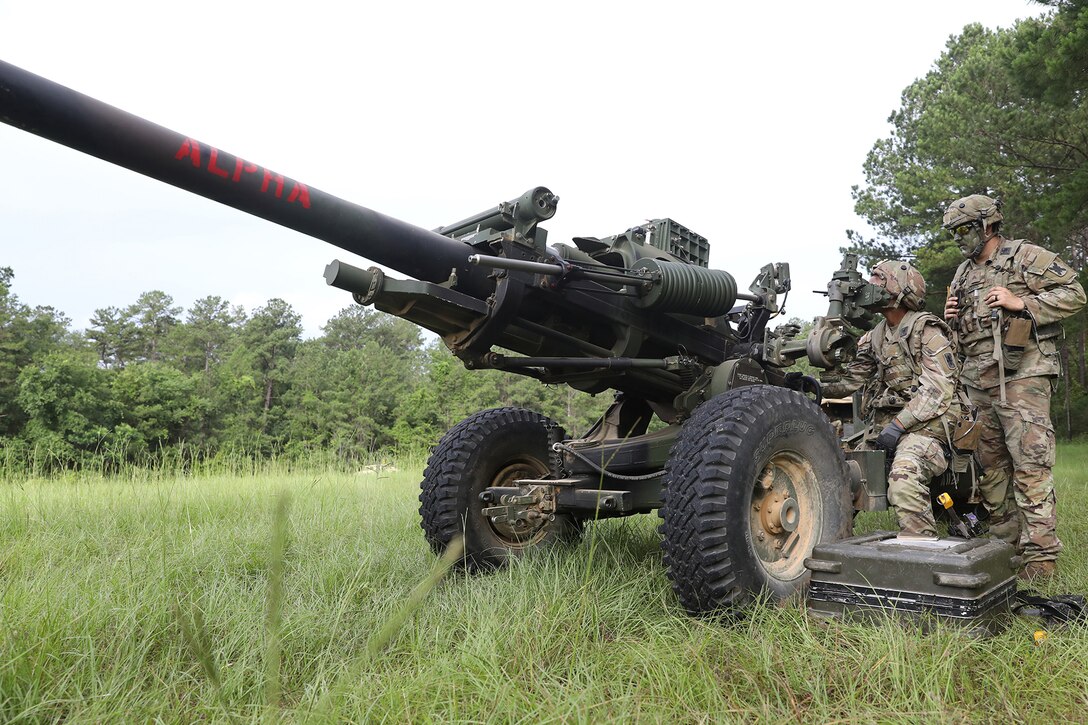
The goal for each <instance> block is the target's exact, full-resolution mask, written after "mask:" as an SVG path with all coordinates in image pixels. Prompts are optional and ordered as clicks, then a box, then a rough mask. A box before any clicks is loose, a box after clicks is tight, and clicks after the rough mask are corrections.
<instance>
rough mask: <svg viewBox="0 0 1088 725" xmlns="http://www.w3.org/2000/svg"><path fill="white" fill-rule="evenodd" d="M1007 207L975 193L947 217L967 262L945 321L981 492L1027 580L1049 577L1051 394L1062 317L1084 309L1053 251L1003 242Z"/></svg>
mask: <svg viewBox="0 0 1088 725" xmlns="http://www.w3.org/2000/svg"><path fill="white" fill-rule="evenodd" d="M1001 220H1002V215H1001V206H1000V203H999V202H995V201H994V200H993V199H991V198H989V197H987V196H982V195H979V194H975V195H972V196H968V197H964V198H963V199H960V200H958V201H956V202H954V203H953V204H952V205H951V206H950V207H948V211H947V212H946V213H945V215H944V228H945V229H947V230H949V231H950V232H951V233H952V235H953V237H954V238H955V240H956V243H957V245H958V246H959V248H960V250H961V251H962V252H963V256H964V257H966V258H967V260H966V261H965V262H963V264H961V265H960V267H959V269H957V270H956V274H955V276H954V277H953V280H952V286H951V287H950V288H949V297H948V302H947V304H946V306H945V319H947V320H948V321H949V324H950V325H951V326H952V328H953V330H954V331H955V336H956V341H957V346H958V348H959V353H960V356H961V357H962V359H963V383H964V384H965V386H966V388H967V392H968V395H969V396H970V398H971V401H972V402H973V403H974V404H975V405H977V406H978V407H979V411H980V415H979V419H980V421H981V422H982V424H983V427H982V434H981V437H980V439H979V443H978V451H977V452H978V457H979V460H980V462H981V463H982V467H983V470H984V471H986V475H985V476H984V477H983V479H982V481H981V482H980V490H981V493H982V496H983V499H984V500H985V504H986V508H987V509H988V510H989V511H990V532H991V533H992V534H993V535H994V536H996V537H998V538H1001V539H1004V540H1005V541H1007V542H1009V543H1010V544H1013V545H1014V546H1016V547H1017V548H1018V550H1019V551H1020V552H1021V553H1022V555H1023V558H1024V569H1023V570H1022V571H1021V573H1020V575H1021V577H1023V578H1025V579H1034V578H1036V577H1038V576H1050V575H1051V574H1053V573H1054V571H1055V562H1056V560H1057V556H1058V552H1059V551H1061V549H1062V543H1061V541H1060V540H1059V539H1058V534H1057V514H1056V511H1055V497H1054V477H1053V475H1052V474H1051V467H1052V466H1053V465H1054V426H1053V425H1052V424H1051V421H1050V394H1051V389H1052V388H1051V386H1052V383H1054V382H1055V381H1056V378H1057V376H1058V373H1059V369H1060V363H1059V359H1058V351H1057V339H1058V337H1059V336H1060V335H1061V333H1062V329H1061V325H1060V322H1059V321H1060V320H1062V319H1064V318H1066V317H1068V316H1069V315H1072V314H1073V313H1075V312H1077V311H1078V310H1079V309H1080V308H1081V307H1083V306H1084V302H1085V296H1084V290H1083V289H1082V288H1081V285H1080V283H1079V282H1078V281H1077V273H1076V272H1075V271H1074V270H1073V269H1072V268H1071V267H1069V265H1067V264H1065V263H1064V262H1062V260H1060V259H1058V256H1057V255H1056V254H1055V253H1054V252H1051V251H1048V250H1046V249H1043V248H1042V247H1038V246H1036V245H1034V244H1029V243H1028V242H1025V241H1023V240H1021V239H1017V240H1010V239H1005V238H1004V237H1003V236H1001V233H1000V229H1001Z"/></svg>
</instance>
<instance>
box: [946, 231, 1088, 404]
mask: <svg viewBox="0 0 1088 725" xmlns="http://www.w3.org/2000/svg"><path fill="white" fill-rule="evenodd" d="M997 286H1001V287H1006V288H1007V289H1008V290H1009V291H1010V292H1012V293H1013V294H1014V295H1016V296H1017V297H1019V298H1020V299H1022V300H1024V310H1023V311H1022V312H1009V311H1008V310H1002V311H1001V312H1000V313H998V312H997V311H995V310H991V309H990V308H989V306H988V305H987V304H986V292H987V291H989V289H990V288H991V287H997ZM951 294H952V295H954V296H955V297H957V298H958V299H959V311H958V314H957V317H956V320H955V322H954V323H953V325H952V326H953V329H954V330H955V332H956V343H957V347H958V348H959V353H960V357H961V359H962V360H963V380H964V382H965V383H967V384H968V385H970V386H971V387H973V388H977V389H980V390H989V389H991V388H994V387H996V386H997V385H998V384H999V382H1000V379H999V374H998V368H997V361H996V360H995V359H994V348H995V346H996V345H995V339H994V323H995V322H996V321H997V320H1001V322H1002V327H1003V328H1004V330H1006V331H1007V329H1008V324H1009V320H1010V318H1015V317H1027V318H1030V319H1031V321H1032V335H1031V340H1030V341H1029V343H1028V344H1027V345H1026V346H1025V347H1023V348H1015V349H1010V348H1008V347H1006V348H1005V350H1004V351H1003V353H1002V357H1003V359H1004V363H1005V379H1006V381H1009V380H1018V379H1020V378H1028V377H1036V376H1046V377H1053V376H1057V375H1058V373H1059V372H1060V368H1061V365H1060V362H1059V359H1058V352H1057V338H1058V337H1060V336H1061V334H1062V328H1061V325H1060V324H1059V321H1060V320H1062V319H1064V318H1066V317H1068V316H1069V315H1072V314H1074V313H1075V312H1077V311H1078V310H1080V308H1081V307H1083V306H1084V302H1085V296H1084V289H1083V288H1082V287H1081V285H1080V283H1079V282H1078V281H1077V273H1076V272H1075V271H1074V270H1073V269H1072V268H1071V267H1069V265H1067V264H1065V263H1064V262H1062V261H1061V260H1060V259H1058V255H1057V254H1055V253H1054V252H1051V251H1049V250H1046V249H1044V248H1042V247H1039V246H1036V245H1034V244H1029V243H1028V242H1025V241H1024V240H1022V239H1002V240H1001V245H1000V246H999V247H998V248H997V249H996V250H995V251H994V254H993V255H992V256H991V257H990V259H988V260H987V261H986V262H985V263H984V264H976V263H975V262H974V261H972V260H967V261H965V262H964V263H963V264H961V265H960V266H959V269H957V270H956V274H955V276H954V277H953V278H952V289H951Z"/></svg>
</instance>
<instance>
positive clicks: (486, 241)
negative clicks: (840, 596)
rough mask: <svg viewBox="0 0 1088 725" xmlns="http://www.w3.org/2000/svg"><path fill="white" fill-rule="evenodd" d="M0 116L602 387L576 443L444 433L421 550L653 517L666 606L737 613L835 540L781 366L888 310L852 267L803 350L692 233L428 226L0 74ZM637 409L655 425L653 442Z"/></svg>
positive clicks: (526, 434)
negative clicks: (256, 222) (569, 239)
mask: <svg viewBox="0 0 1088 725" xmlns="http://www.w3.org/2000/svg"><path fill="white" fill-rule="evenodd" d="M0 120H2V121H4V122H5V123H8V124H10V125H13V126H15V127H17V128H21V129H23V130H26V131H28V132H30V133H33V134H37V135H39V136H42V137H45V138H48V139H51V140H53V141H56V142H58V143H60V144H64V145H66V146H69V147H71V148H73V149H76V150H79V151H82V152H85V153H88V154H91V155H93V156H97V157H98V158H101V159H103V160H105V161H107V162H110V163H113V164H117V165H120V166H123V167H126V168H128V169H131V170H133V171H136V172H139V173H141V174H144V175H147V176H150V177H152V178H155V179H159V180H161V181H164V182H166V183H169V184H172V185H174V186H177V187H180V188H182V189H186V190H188V191H191V192H193V193H195V194H199V195H201V196H204V197H207V198H209V199H213V200H215V201H218V202H221V203H223V204H226V205H228V206H231V207H234V208H236V209H239V210H241V211H244V212H246V213H249V214H253V215H255V216H259V217H262V218H264V219H267V220H269V221H273V222H276V223H278V224H281V225H283V226H286V227H288V228H291V229H294V230H296V231H299V232H302V233H304V234H308V235H310V236H313V237H316V238H318V239H322V240H325V241H327V242H329V243H331V244H333V245H335V246H338V247H340V248H342V249H344V250H347V251H349V252H352V253H355V254H358V255H360V256H362V257H365V258H367V259H369V260H371V261H373V262H375V263H377V264H379V265H383V266H385V267H389V268H392V269H394V270H396V271H398V272H400V273H403V274H406V275H408V276H409V277H410V279H394V278H393V277H392V276H389V275H387V274H386V272H385V271H383V270H382V269H381V268H379V267H377V266H374V267H370V268H368V269H363V268H360V267H356V266H353V265H350V264H347V263H345V262H341V261H333V262H332V263H331V264H329V265H328V267H327V268H326V270H325V279H326V281H327V283H328V284H330V285H333V286H336V287H338V288H340V289H343V290H346V291H347V292H350V293H351V294H352V295H353V297H354V299H355V300H356V301H357V302H358V303H360V304H364V305H374V306H375V307H376V308H377V309H379V310H382V311H385V312H388V313H390V314H393V315H396V316H398V317H402V318H404V319H406V320H409V321H411V322H413V323H415V324H417V325H419V326H421V327H423V328H426V329H428V330H431V331H433V332H434V333H436V334H437V335H439V336H440V337H441V339H442V340H443V342H444V343H445V344H446V345H447V347H448V348H449V349H450V350H451V351H452V352H453V354H454V355H456V356H457V357H458V358H459V359H460V360H461V361H462V362H463V363H464V365H465V366H466V367H468V368H472V369H484V368H490V369H498V370H505V371H509V372H511V373H516V374H520V375H527V376H531V377H534V378H537V379H539V380H540V381H542V382H544V383H565V384H567V385H570V386H572V387H573V388H576V389H579V390H582V391H586V392H588V393H599V392H603V391H606V390H609V389H611V390H613V391H615V399H614V402H613V403H612V404H611V406H610V407H609V408H608V410H607V411H606V412H605V414H604V415H603V416H602V417H601V419H600V420H599V421H597V423H596V424H594V425H593V426H592V427H591V428H590V430H588V431H586V432H585V433H584V434H582V435H579V436H576V437H570V436H568V435H567V434H566V433H565V432H564V431H563V430H562V429H560V428H559V427H558V426H557V425H556V424H555V423H554V422H552V421H550V420H549V419H547V418H546V417H544V416H542V415H539V414H537V413H534V412H531V411H526V410H522V409H516V408H501V409H497V410H489V411H483V412H480V413H477V414H475V415H473V416H470V417H469V418H467V419H466V420H464V421H462V422H461V423H460V424H458V425H456V426H455V427H454V428H452V429H451V430H450V431H449V432H448V433H447V434H446V435H445V436H444V437H443V439H442V440H441V441H440V442H438V444H437V445H436V446H435V448H434V449H433V451H432V454H431V457H430V459H429V462H428V465H427V468H426V470H425V472H424V478H423V482H422V484H421V491H422V492H421V494H420V502H421V506H420V513H421V516H422V527H423V530H424V532H425V535H426V538H427V540H428V541H429V542H430V544H431V546H432V547H433V548H434V549H435V551H442V550H443V549H445V547H446V546H447V545H448V544H449V542H450V541H451V540H453V538H454V537H456V536H459V535H462V534H463V535H464V537H465V543H466V552H465V556H464V559H463V564H464V565H465V566H466V567H468V568H470V569H486V568H490V567H492V566H495V565H498V564H501V563H502V562H504V561H505V560H506V559H507V558H509V557H510V556H516V555H517V554H519V553H520V552H522V551H525V550H526V549H528V548H529V547H532V546H536V545H540V544H543V543H546V542H550V541H554V540H557V539H564V538H570V537H575V536H577V535H578V534H579V533H580V532H581V530H582V527H583V526H584V524H585V523H586V522H587V521H592V520H595V519H598V518H605V517H614V516H626V515H631V514H636V513H647V512H651V511H654V510H658V511H659V514H660V516H661V518H662V519H663V523H662V527H661V531H662V534H663V539H664V543H663V546H664V549H665V563H666V567H667V573H668V576H669V577H670V579H671V580H672V583H673V588H674V589H675V591H676V592H677V593H678V595H679V597H680V599H681V601H682V603H683V604H684V606H685V607H687V608H688V609H689V610H691V611H709V610H722V609H724V610H731V609H735V608H737V607H740V606H742V605H743V604H745V603H746V602H748V601H750V600H751V598H752V597H753V596H754V595H756V594H758V593H760V592H767V593H769V594H771V595H772V596H775V597H785V596H788V595H790V594H792V593H793V592H795V591H797V590H798V589H799V588H800V587H801V586H803V584H804V582H805V580H806V569H805V567H804V559H805V557H806V556H808V554H809V553H810V552H811V551H812V548H813V547H814V546H815V545H816V544H818V543H820V542H823V541H829V540H833V539H836V538H839V537H842V536H845V535H847V534H848V533H849V531H850V526H851V519H852V516H851V513H852V505H851V501H852V497H854V495H855V493H856V490H857V488H858V486H859V485H861V484H862V482H863V479H864V476H863V475H862V473H861V472H860V469H858V467H857V466H848V465H847V462H846V460H845V458H844V456H843V453H842V450H841V448H840V445H839V441H838V439H837V438H836V436H835V434H834V432H833V430H832V428H831V426H830V424H829V422H828V420H827V418H826V417H825V416H824V415H823V413H822V412H821V410H820V408H819V407H818V405H817V402H818V398H819V384H818V383H817V382H816V381H815V380H814V379H813V378H809V377H806V376H803V375H801V374H800V373H796V372H788V371H787V368H788V367H789V366H790V365H792V364H793V363H794V362H795V361H796V360H797V359H798V358H800V357H807V358H808V360H809V361H810V362H811V363H812V364H813V365H816V366H818V367H830V366H831V365H832V364H836V363H839V362H842V361H843V359H844V357H845V356H848V354H849V349H850V346H851V344H852V342H853V341H854V339H855V338H856V331H857V329H858V328H863V327H865V326H866V323H867V322H868V323H869V324H871V313H870V312H869V310H871V309H873V308H877V307H879V303H880V302H882V301H883V298H881V297H880V293H881V291H877V289H876V288H874V287H872V286H871V285H869V284H868V283H867V282H865V281H864V280H862V279H861V278H860V276H859V275H858V273H857V270H856V259H851V258H848V259H847V260H846V261H845V262H844V264H843V267H842V268H841V269H840V270H839V271H838V272H836V273H835V275H834V276H833V279H832V283H831V285H829V288H828V294H829V297H830V299H831V305H830V307H829V314H828V316H827V317H825V318H820V319H819V320H818V324H817V326H816V327H815V328H814V330H813V332H812V334H810V335H809V336H808V338H807V339H804V340H797V339H794V338H795V337H796V335H797V334H798V330H797V329H796V327H795V326H786V327H784V328H779V329H778V330H775V331H771V330H769V329H768V327H767V325H768V322H769V321H770V320H771V319H773V318H774V317H775V316H776V315H778V314H779V312H780V309H779V304H778V300H779V296H781V295H784V294H785V293H787V292H788V291H789V289H790V276H789V266H788V265H787V264H768V265H766V266H765V267H764V268H763V269H762V270H761V272H760V274H759V275H758V277H757V278H756V280H755V281H754V282H753V283H752V285H751V286H750V287H749V288H748V291H747V292H745V293H742V292H739V291H738V289H737V284H736V281H735V280H734V278H733V277H732V276H731V275H730V274H729V273H728V272H725V271H722V270H714V269H709V268H708V267H707V256H708V249H709V247H708V244H707V241H706V239H704V238H703V237H701V236H699V235H698V234H695V233H694V232H692V231H691V230H689V229H687V228H685V227H683V226H681V225H679V224H677V223H676V222H674V221H673V220H671V219H656V220H653V221H651V222H648V223H645V224H642V225H640V226H636V227H634V228H631V229H628V230H627V231H625V232H623V233H620V234H616V235H614V236H611V237H606V238H603V239H599V238H592V237H580V238H576V239H574V240H573V242H574V243H573V245H565V244H554V245H552V244H549V243H548V238H547V233H546V231H545V230H544V229H543V228H541V226H540V223H541V222H543V221H546V220H548V219H550V218H551V217H552V216H553V215H554V214H555V211H556V207H557V204H558V201H559V199H558V197H557V196H556V195H555V194H553V193H552V192H551V191H549V190H548V189H546V188H544V187H537V188H534V189H530V190H529V191H527V192H526V193H524V194H522V195H521V196H519V197H517V198H515V199H513V200H510V201H507V202H504V203H501V204H498V205H497V206H494V207H492V208H489V209H486V210H485V211H483V212H480V213H478V214H476V215H473V216H470V217H468V218H466V219H464V220H462V221H459V222H456V223H454V224H450V225H448V226H444V227H441V228H438V229H434V230H426V229H422V228H419V227H416V226H413V225H411V224H407V223H405V222H401V221H398V220H396V219H392V218H390V217H387V216H385V215H382V214H379V213H377V212H374V211H371V210H369V209H366V208H364V207H361V206H359V205H356V204H353V203H350V202H347V201H344V200H342V199H338V198H336V197H334V196H332V195H330V194H327V193H324V192H322V191H320V190H318V189H316V188H314V187H312V186H309V185H307V184H303V183H302V182H299V181H295V180H293V179H290V178H288V177H286V176H283V175H282V174H279V173H276V172H273V171H271V170H269V169H267V168H264V167H262V166H259V165H258V164H256V163H253V162H251V161H249V160H247V159H243V158H241V157H239V156H235V155H232V154H230V153H227V152H225V151H223V150H221V149H218V148H216V147H214V146H211V145H208V144H206V143H203V142H200V141H197V140H196V139H193V138H191V137H188V136H185V135H182V134H179V133H176V132H174V131H171V130H169V129H166V128H164V127H162V126H158V125H156V124H153V123H151V122H149V121H146V120H144V119H141V118H138V117H136V116H133V115H131V114H129V113H126V112H124V111H121V110H119V109H117V108H114V107H112V106H109V105H106V104H104V103H101V102H99V101H96V100H94V99H92V98H89V97H87V96H84V95H82V94H80V93H77V92H76V91H73V90H71V89H68V88H66V87H63V86H60V85H58V84H55V83H53V82H51V81H48V80H46V79H44V78H41V77H39V76H35V75H33V74H31V73H28V72H26V71H24V70H21V69H19V68H17V67H15V66H12V65H9V64H6V63H3V62H0ZM738 302H740V303H741V304H738ZM809 396H812V397H809ZM812 398H816V400H813V399H812ZM655 416H656V417H657V418H659V419H660V420H661V421H663V423H664V425H663V426H660V427H657V428H656V429H651V426H650V423H651V420H652V419H653V418H654V417H655Z"/></svg>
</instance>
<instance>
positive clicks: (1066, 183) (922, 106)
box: [844, 0, 1088, 436]
mask: <svg viewBox="0 0 1088 725" xmlns="http://www.w3.org/2000/svg"><path fill="white" fill-rule="evenodd" d="M1040 4H1041V5H1046V6H1049V7H1050V10H1049V11H1048V12H1047V13H1046V14H1045V15H1044V16H1043V17H1041V18H1034V19H1028V20H1022V21H1020V22H1018V23H1017V24H1015V25H1014V26H1013V27H1011V28H1007V29H1001V28H998V29H993V30H992V29H987V28H985V27H983V26H982V25H979V24H973V25H968V26H967V27H965V28H964V29H963V32H962V33H960V34H959V35H956V36H953V37H952V38H950V39H949V41H948V43H947V45H946V48H945V51H944V52H943V53H942V54H941V56H940V57H939V58H938V59H937V60H936V62H935V63H934V64H933V66H932V67H931V68H930V70H929V72H928V73H926V74H925V75H924V76H922V77H921V78H919V79H917V80H916V81H914V82H913V83H912V84H910V85H909V86H908V87H907V88H905V89H904V90H903V92H902V95H901V102H900V107H899V108H898V109H896V110H895V111H893V112H892V114H891V116H890V117H889V119H888V121H889V123H890V124H891V126H892V131H891V133H890V134H889V135H888V136H887V137H886V138H883V139H879V140H878V141H877V142H876V143H875V144H874V145H873V147H872V149H871V150H870V152H869V154H868V155H867V157H866V159H865V163H864V166H863V173H864V182H863V183H861V184H859V185H857V186H855V187H853V198H854V202H855V211H856V212H857V213H858V215H859V216H861V217H862V218H864V219H865V220H866V221H868V223H869V224H870V225H871V226H872V228H873V229H874V230H875V231H876V234H875V235H874V236H873V237H871V238H868V237H866V236H864V235H862V234H859V233H857V232H854V231H849V232H847V237H848V244H849V246H848V248H847V249H848V250H849V251H855V252H858V253H860V255H861V256H862V258H863V260H865V261H866V262H867V263H870V264H872V263H875V262H877V261H879V260H880V259H887V258H907V257H913V258H914V261H915V264H916V265H917V266H918V268H919V269H920V271H921V272H922V274H923V275H924V277H925V278H926V281H927V282H928V294H927V307H928V308H929V309H930V310H931V311H933V312H937V313H939V312H940V311H941V310H943V308H944V300H945V297H946V291H947V286H948V284H949V283H950V282H951V279H952V275H953V273H954V272H955V269H956V267H957V266H958V265H959V263H960V262H961V261H962V257H961V256H960V253H959V250H958V249H957V247H956V246H955V244H953V242H952V240H951V239H950V238H949V236H948V234H947V233H946V232H944V231H943V230H942V229H941V220H942V216H943V214H944V211H945V209H947V208H948V205H949V204H950V203H951V202H952V201H954V200H955V199H958V198H960V197H963V196H967V195H969V194H985V195H987V196H990V197H994V198H998V199H1000V200H1001V201H1002V202H1003V205H1004V206H1003V210H1002V213H1003V215H1004V217H1005V221H1004V222H1003V225H1002V233H1003V234H1004V235H1005V236H1006V237H1008V238H1012V239H1018V238H1023V239H1028V240H1029V241H1031V242H1033V243H1035V244H1040V245H1042V246H1044V247H1047V248H1049V249H1051V250H1053V251H1056V252H1058V253H1059V254H1060V255H1061V256H1062V258H1063V259H1064V260H1065V261H1066V262H1067V263H1069V264H1071V265H1073V267H1074V268H1075V269H1077V270H1079V272H1080V281H1081V284H1083V285H1085V287H1088V273H1086V272H1085V267H1086V264H1088V0H1042V1H1041V2H1040ZM844 251H845V250H844ZM1065 332H1066V337H1065V340H1064V344H1063V345H1062V348H1061V353H1060V354H1061V356H1062V362H1063V368H1064V373H1063V376H1062V379H1061V381H1060V385H1059V390H1058V392H1057V395H1056V396H1055V402H1054V408H1055V409H1054V411H1053V419H1054V422H1055V425H1056V427H1057V428H1058V429H1059V433H1061V434H1063V435H1066V436H1072V435H1075V434H1078V433H1083V432H1084V431H1086V430H1088V393H1086V391H1088V362H1086V358H1085V349H1086V343H1088V328H1086V324H1085V314H1084V313H1081V314H1078V315H1075V316H1074V317H1072V318H1070V319H1068V320H1066V321H1065Z"/></svg>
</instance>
